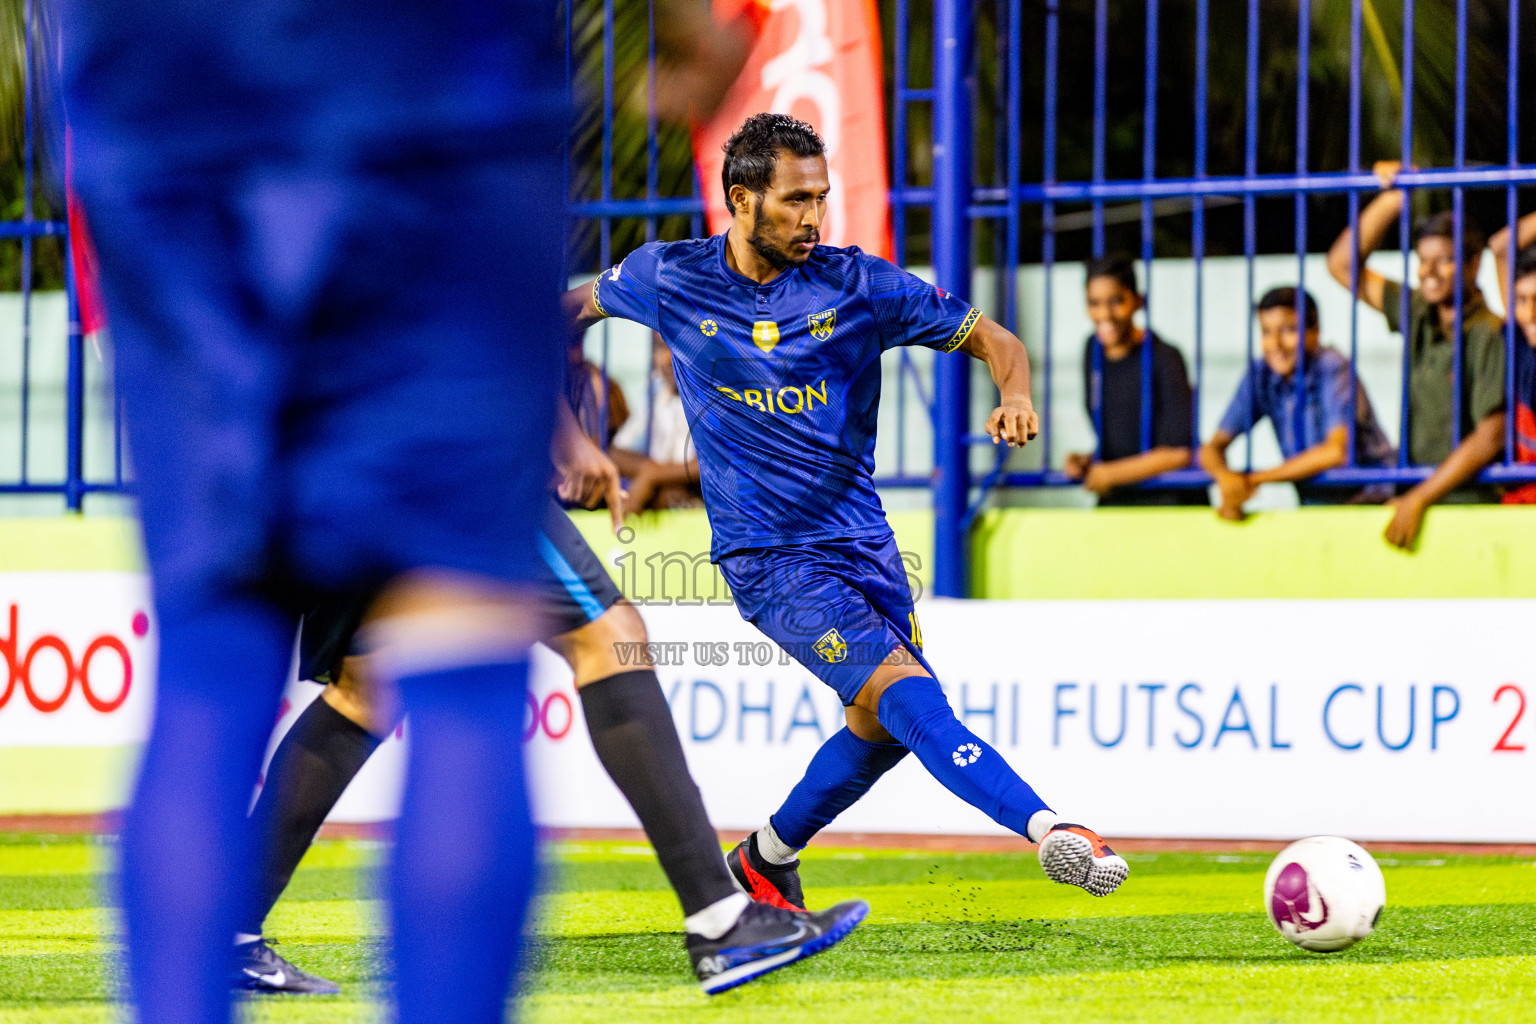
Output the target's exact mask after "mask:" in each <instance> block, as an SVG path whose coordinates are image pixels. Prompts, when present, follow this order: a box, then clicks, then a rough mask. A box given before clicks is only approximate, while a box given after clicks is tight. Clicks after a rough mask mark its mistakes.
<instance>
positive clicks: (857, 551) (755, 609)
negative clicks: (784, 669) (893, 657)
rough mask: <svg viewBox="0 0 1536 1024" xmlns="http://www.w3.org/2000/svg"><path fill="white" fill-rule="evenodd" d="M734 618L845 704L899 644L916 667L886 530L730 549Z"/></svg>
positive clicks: (906, 604) (913, 618)
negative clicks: (757, 632) (753, 629)
mask: <svg viewBox="0 0 1536 1024" xmlns="http://www.w3.org/2000/svg"><path fill="white" fill-rule="evenodd" d="M720 571H721V573H722V574H723V575H724V576H725V581H726V582H727V583H729V584H730V586H731V593H732V595H733V596H734V598H735V600H736V609H737V610H738V611H739V612H741V617H742V618H744V619H746V620H747V621H748V622H750V623H752V625H754V626H756V627H757V628H758V629H760V630H762V631H763V633H765V634H766V635H767V636H768V637H769V638H770V639H772V640H773V641H774V642H775V643H777V644H778V645H779V646H780V647H782V648H784V650H785V651H788V652H789V654H790V655H792V656H793V657H794V658H795V660H796V661H798V662H800V664H802V665H804V666H805V667H806V668H808V669H810V671H811V672H812V673H814V674H815V675H816V677H817V678H819V679H820V680H821V681H822V682H824V683H826V684H827V685H828V686H830V687H832V689H834V690H836V691H837V695H838V696H839V697H841V698H842V701H843V703H844V704H845V705H846V704H852V703H853V701H854V698H855V697H857V696H858V694H859V690H860V689H862V688H863V686H864V683H865V682H867V681H868V679H869V677H870V675H871V674H873V673H874V671H875V669H876V667H878V666H879V665H880V663H881V662H882V661H884V660H885V659H886V657H887V656H888V655H890V653H891V652H892V651H894V650H896V649H897V648H898V647H905V648H906V649H907V650H908V651H910V652H911V653H912V655H913V656H915V657H916V658H917V659H918V661H919V662H921V663H922V665H923V667H924V668H927V669H928V671H929V673H930V674H932V671H933V670H932V668H930V667H929V665H928V662H927V661H926V660H925V659H924V658H923V654H922V631H921V629H920V628H919V627H918V623H917V611H916V609H915V608H914V607H913V603H912V588H911V586H910V585H909V584H908V582H907V574H906V563H905V562H903V560H902V557H901V552H900V551H898V550H897V548H896V538H895V537H894V536H892V534H891V532H890V531H889V530H885V531H882V532H880V533H876V534H872V535H869V536H865V537H847V538H841V539H838V540H828V541H817V542H815V543H811V544H790V545H785V546H783V547H775V548H755V549H751V550H746V551H737V552H735V553H733V554H730V555H726V556H725V557H724V558H722V559H720Z"/></svg>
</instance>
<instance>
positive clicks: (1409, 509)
mask: <svg viewBox="0 0 1536 1024" xmlns="http://www.w3.org/2000/svg"><path fill="white" fill-rule="evenodd" d="M1389 504H1390V505H1391V506H1392V521H1391V522H1389V523H1387V529H1386V532H1385V533H1383V534H1382V536H1383V537H1385V538H1386V539H1387V543H1388V544H1391V545H1392V546H1393V547H1398V548H1403V549H1404V550H1407V549H1408V548H1410V547H1412V546H1413V542H1414V541H1415V540H1416V539H1418V536H1419V529H1420V528H1421V527H1422V526H1423V525H1424V509H1425V505H1424V502H1423V501H1421V500H1420V499H1418V498H1416V497H1414V495H1413V492H1412V491H1410V492H1409V493H1407V494H1405V495H1403V496H1402V497H1401V498H1396V499H1394V500H1393V501H1391V502H1390V503H1389Z"/></svg>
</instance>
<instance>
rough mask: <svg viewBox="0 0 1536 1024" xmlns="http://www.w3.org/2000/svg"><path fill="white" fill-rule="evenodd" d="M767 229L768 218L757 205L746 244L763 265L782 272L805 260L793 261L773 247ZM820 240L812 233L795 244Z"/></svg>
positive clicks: (760, 205) (759, 205)
mask: <svg viewBox="0 0 1536 1024" xmlns="http://www.w3.org/2000/svg"><path fill="white" fill-rule="evenodd" d="M768 228H769V224H768V218H766V217H764V216H763V204H762V203H758V204H757V208H756V209H755V210H753V211H752V234H751V235H750V236H748V238H747V244H748V245H750V246H751V247H752V249H753V251H754V252H756V253H757V255H758V256H759V257H760V258H761V259H762V261H763V262H764V263H766V264H768V265H769V266H770V267H772V268H773V269H774V270H779V271H782V270H787V269H789V268H790V267H793V266H798V265H799V264H801V263H804V262H805V258H801V259H795V258H794V257H793V256H790V255H789V254H788V253H786V252H785V251H784V250H783V249H781V248H779V247H777V246H775V245H774V244H773V242H772V241H770V240H769V238H768V234H767V232H768ZM820 240H821V233H820V232H819V231H812V232H811V235H810V237H809V238H803V239H798V238H797V239H795V241H796V242H802V241H803V242H818V241H820Z"/></svg>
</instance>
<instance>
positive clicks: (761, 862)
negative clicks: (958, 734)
mask: <svg viewBox="0 0 1536 1024" xmlns="http://www.w3.org/2000/svg"><path fill="white" fill-rule="evenodd" d="M845 716H846V721H847V725H846V726H844V728H842V729H839V730H838V731H837V732H836V733H835V734H833V736H832V737H831V738H830V739H828V740H827V741H826V742H825V743H823V744H822V745H821V746H820V748H818V749H817V751H816V754H815V756H813V757H812V758H811V763H810V764H809V765H807V766H806V769H805V775H803V776H802V777H801V779H800V781H799V782H797V783H796V784H795V787H794V789H792V790H790V792H789V796H787V797H786V798H785V799H784V803H783V805H782V806H780V807H779V809H778V810H777V811H775V812H774V813H773V814H772V815H771V816H770V817H769V819H768V823H767V824H766V825H764V826H763V827H762V828H760V829H758V830H757V831H756V832H754V833H752V834H751V835H749V836H748V837H747V838H746V839H743V840H742V841H741V843H740V844H738V845H737V846H736V848H735V849H733V850H732V851H731V852H730V855H729V856H728V857H727V863H729V865H730V868H731V871H732V873H733V874H734V875H735V876H736V881H737V882H738V883H739V884H740V885H741V886H742V887H743V888H745V889H746V890H747V891H748V892H749V893H751V894H752V898H753V899H755V900H759V901H762V902H766V903H770V904H773V905H775V906H790V907H796V908H799V909H801V910H803V909H805V893H804V890H803V889H802V887H801V885H800V871H799V868H800V859H799V856H800V851H801V850H802V849H804V848H805V847H806V846H809V845H810V842H811V839H812V838H814V837H815V835H816V833H818V832H820V831H821V830H822V829H823V828H825V827H826V826H827V825H829V824H830V823H831V822H832V820H833V819H834V818H836V817H837V816H838V815H839V814H841V813H842V812H843V811H845V810H847V809H848V808H850V807H852V806H853V805H854V804H855V803H857V802H858V800H859V798H860V797H862V796H863V795H864V794H865V793H867V792H869V790H870V787H872V786H873V785H874V784H875V783H876V782H877V781H879V779H880V777H881V776H882V775H884V774H885V773H886V772H888V771H890V770H891V769H892V768H894V767H896V765H897V764H898V763H899V762H900V761H901V759H902V758H904V757H906V756H907V748H906V747H904V746H902V745H901V744H900V743H898V742H896V739H895V737H893V736H891V735H890V733H888V732H886V731H885V729H884V728H883V727H882V726H881V725H880V721H879V719H877V718H876V717H875V716H874V715H872V714H870V713H869V712H868V711H865V710H864V709H863V708H860V707H858V706H857V705H850V706H849V707H848V708H847V709H845Z"/></svg>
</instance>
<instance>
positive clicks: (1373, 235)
mask: <svg viewBox="0 0 1536 1024" xmlns="http://www.w3.org/2000/svg"><path fill="white" fill-rule="evenodd" d="M1402 167H1403V165H1402V164H1400V163H1398V162H1397V161H1395V160H1382V161H1379V162H1378V163H1377V164H1376V166H1375V167H1373V168H1372V170H1373V171H1374V172H1375V174H1376V177H1377V178H1379V179H1381V186H1382V188H1384V189H1386V191H1385V192H1382V193H1381V194H1380V195H1378V196H1377V197H1376V198H1375V199H1372V200H1371V201H1370V203H1368V204H1367V205H1366V207H1365V209H1363V210H1361V211H1360V220H1359V228H1360V247H1359V264H1358V266H1359V277H1358V279H1357V280H1358V287H1359V294H1358V298H1359V299H1360V300H1361V301H1362V302H1364V303H1365V304H1366V305H1368V306H1370V307H1371V308H1372V309H1374V310H1376V311H1377V312H1382V307H1383V306H1384V305H1385V304H1386V299H1385V295H1384V292H1383V289H1382V285H1383V284H1384V283H1385V281H1386V278H1384V277H1382V276H1381V275H1380V274H1378V273H1376V271H1374V270H1371V269H1369V268H1367V267H1366V265H1365V258H1366V257H1367V256H1369V255H1370V254H1371V253H1373V252H1375V251H1376V250H1377V249H1379V248H1381V243H1382V242H1383V241H1384V240H1385V239H1386V237H1387V232H1388V231H1389V230H1391V228H1392V225H1393V224H1395V223H1397V219H1398V217H1399V216H1400V215H1401V214H1402V212H1403V190H1402V189H1398V188H1393V187H1392V182H1393V181H1394V180H1395V179H1396V178H1397V172H1398V171H1400V170H1402ZM1354 260H1355V245H1354V239H1353V237H1352V233H1351V231H1350V229H1349V228H1345V229H1344V230H1343V232H1342V233H1340V235H1339V237H1338V239H1337V240H1336V241H1335V242H1334V243H1333V247H1332V248H1330V249H1329V250H1328V273H1330V274H1332V275H1333V279H1334V280H1335V281H1337V282H1339V284H1341V285H1343V286H1344V287H1345V288H1348V287H1349V277H1350V270H1351V264H1352V263H1353V262H1354Z"/></svg>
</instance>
